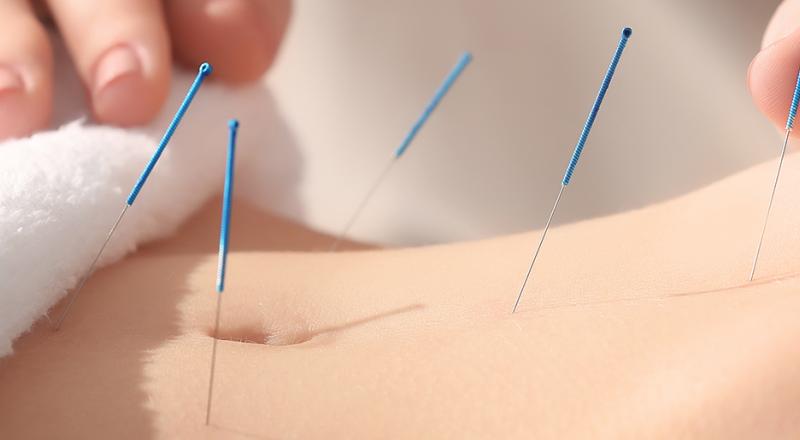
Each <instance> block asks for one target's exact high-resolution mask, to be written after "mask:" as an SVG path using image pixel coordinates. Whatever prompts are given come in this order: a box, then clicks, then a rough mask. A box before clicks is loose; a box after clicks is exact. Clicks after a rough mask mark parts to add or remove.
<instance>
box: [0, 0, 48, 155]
mask: <svg viewBox="0 0 800 440" xmlns="http://www.w3.org/2000/svg"><path fill="white" fill-rule="evenodd" d="M0 28H2V29H3V31H4V32H7V33H8V34H9V35H15V36H16V38H8V39H4V40H1V41H0V140H5V139H8V138H17V137H23V136H28V135H31V134H33V133H34V132H35V131H37V130H39V129H42V128H45V127H46V126H47V124H48V123H49V120H50V114H51V111H52V99H53V53H52V48H51V46H50V41H49V38H48V36H47V32H46V31H45V30H44V28H43V27H42V26H41V24H40V23H39V22H38V21H37V20H36V19H35V17H34V16H33V15H32V13H31V11H30V10H28V9H24V8H17V7H14V6H13V5H9V4H3V5H1V6H0Z"/></svg>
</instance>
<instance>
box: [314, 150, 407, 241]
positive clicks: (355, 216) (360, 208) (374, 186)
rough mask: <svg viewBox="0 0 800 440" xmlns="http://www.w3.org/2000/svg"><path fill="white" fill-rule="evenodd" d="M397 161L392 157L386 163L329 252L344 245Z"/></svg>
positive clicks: (396, 157)
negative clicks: (343, 242)
mask: <svg viewBox="0 0 800 440" xmlns="http://www.w3.org/2000/svg"><path fill="white" fill-rule="evenodd" d="M397 159H398V156H392V158H391V159H390V160H389V162H388V163H386V166H384V167H383V171H381V174H380V175H379V176H378V178H377V179H375V182H373V184H372V186H370V188H369V191H367V193H366V194H365V195H364V197H363V198H362V199H361V202H359V204H358V207H357V208H356V210H355V211H354V212H353V215H351V216H350V218H349V219H348V220H347V223H346V224H345V225H344V228H342V232H340V233H339V235H337V236H336V240H335V241H334V242H333V243H332V244H331V247H330V248H328V252H333V251H335V250H336V249H338V248H339V245H341V244H342V241H344V238H345V237H347V234H348V233H349V232H350V229H351V228H352V227H353V225H354V224H355V223H356V220H358V218H359V217H360V216H361V212H362V211H363V210H364V208H366V206H367V203H369V201H370V199H372V196H373V195H375V192H376V191H377V190H378V188H380V186H381V183H383V181H384V180H385V179H386V176H388V175H389V171H391V170H392V167H393V166H394V164H395V163H396V162H397Z"/></svg>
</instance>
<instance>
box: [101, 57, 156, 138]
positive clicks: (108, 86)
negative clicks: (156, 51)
mask: <svg viewBox="0 0 800 440" xmlns="http://www.w3.org/2000/svg"><path fill="white" fill-rule="evenodd" d="M142 52H144V49H142V48H140V47H137V46H136V45H132V44H120V45H117V46H114V47H112V48H110V49H108V50H107V51H106V52H105V53H103V54H102V55H101V56H100V57H99V59H98V61H97V62H96V64H95V66H94V68H93V69H92V70H93V71H92V75H91V76H92V78H91V81H90V82H91V84H92V90H91V94H92V110H93V113H94V116H95V118H96V119H97V120H98V121H99V122H103V123H109V124H114V125H122V126H132V125H140V124H144V123H146V122H148V121H150V120H151V119H152V118H153V117H154V116H155V115H156V114H157V113H158V111H159V109H160V108H161V105H162V104H163V103H164V101H165V99H166V96H167V92H168V90H167V89H168V86H169V84H168V82H169V80H168V73H167V74H166V75H163V74H159V75H148V74H147V73H146V72H145V67H144V65H143V61H142V59H144V58H145V56H146V55H145V54H143V53H142ZM161 69H166V70H167V72H168V71H169V67H168V65H166V66H163V67H161Z"/></svg>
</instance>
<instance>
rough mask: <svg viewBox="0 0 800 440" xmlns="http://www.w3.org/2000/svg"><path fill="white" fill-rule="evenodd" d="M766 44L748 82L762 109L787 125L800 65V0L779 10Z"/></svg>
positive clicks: (792, 1)
mask: <svg viewBox="0 0 800 440" xmlns="http://www.w3.org/2000/svg"><path fill="white" fill-rule="evenodd" d="M762 46H763V49H762V50H761V52H759V53H758V55H756V56H755V58H754V59H753V61H752V62H751V63H750V69H749V71H748V75H747V84H748V87H749V88H750V94H751V95H752V97H753V101H754V102H755V104H756V106H757V107H758V109H759V110H760V111H761V112H762V113H764V115H766V116H767V117H768V118H769V119H770V120H771V121H772V122H773V123H774V124H776V125H777V126H778V127H780V128H784V127H785V125H786V120H787V117H788V114H789V106H790V105H791V100H792V96H793V94H794V89H795V85H796V83H797V74H798V68H800V0H788V1H785V2H783V4H781V6H780V7H779V8H778V9H777V10H776V11H775V15H774V16H773V17H772V20H771V21H770V23H769V25H768V26H767V29H766V31H765V33H764V39H763V42H762ZM795 133H796V134H800V132H795Z"/></svg>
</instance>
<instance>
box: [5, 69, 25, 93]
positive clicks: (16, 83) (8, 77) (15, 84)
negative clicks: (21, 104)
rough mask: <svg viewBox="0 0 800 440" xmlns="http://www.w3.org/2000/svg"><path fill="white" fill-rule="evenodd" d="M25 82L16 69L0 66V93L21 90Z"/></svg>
mask: <svg viewBox="0 0 800 440" xmlns="http://www.w3.org/2000/svg"><path fill="white" fill-rule="evenodd" d="M24 87H25V83H24V82H23V81H22V76H21V75H20V74H19V73H18V72H17V70H16V69H14V68H13V67H9V66H0V93H6V92H17V91H22V89H23V88H24Z"/></svg>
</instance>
